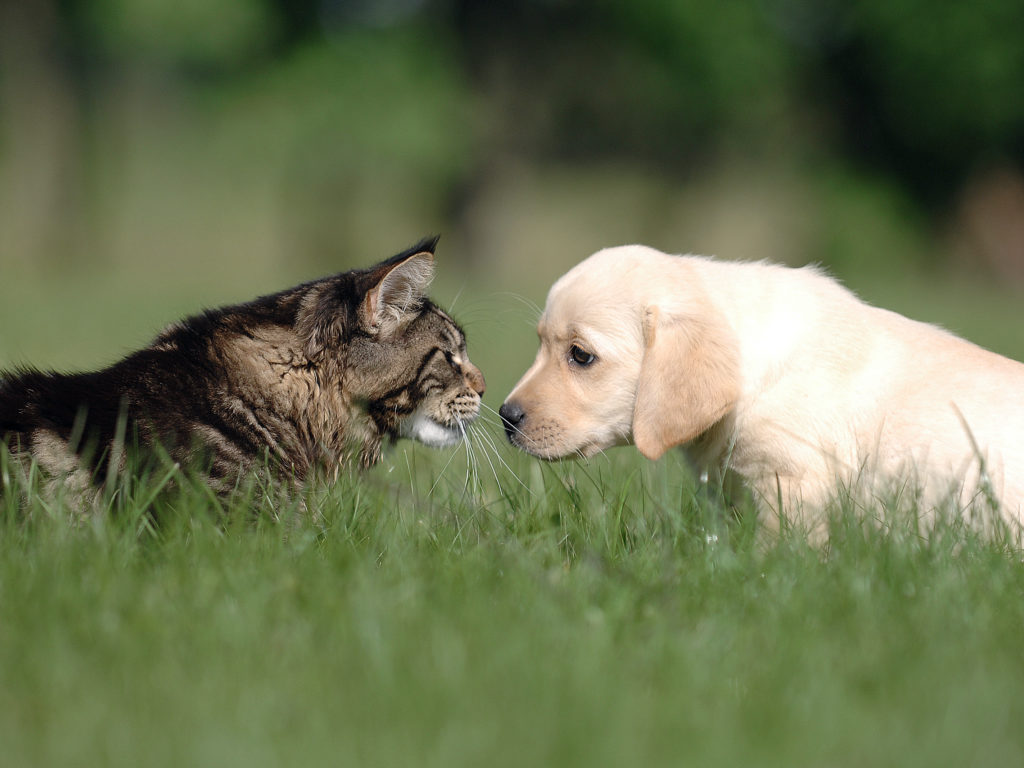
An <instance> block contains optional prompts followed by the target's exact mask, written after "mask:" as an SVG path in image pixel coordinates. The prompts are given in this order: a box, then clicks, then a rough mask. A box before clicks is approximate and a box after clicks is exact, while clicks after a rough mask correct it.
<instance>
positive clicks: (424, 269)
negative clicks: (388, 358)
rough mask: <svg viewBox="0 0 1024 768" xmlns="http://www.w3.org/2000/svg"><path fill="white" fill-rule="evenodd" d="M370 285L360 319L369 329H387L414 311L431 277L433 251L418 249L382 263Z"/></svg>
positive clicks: (377, 330)
mask: <svg viewBox="0 0 1024 768" xmlns="http://www.w3.org/2000/svg"><path fill="white" fill-rule="evenodd" d="M374 278H375V282H374V284H373V287H371V288H370V290H368V291H367V292H366V298H365V299H363V303H362V307H361V311H360V320H361V321H362V323H363V325H364V326H365V327H366V328H367V329H368V330H371V331H375V332H382V333H385V334H386V333H389V332H390V331H392V330H394V329H396V328H397V327H398V326H399V325H401V323H402V321H403V320H405V319H406V318H407V317H408V316H409V315H410V314H411V313H414V312H416V311H417V310H418V309H419V307H420V305H421V304H422V303H423V299H424V298H426V295H427V288H429V287H430V281H431V280H433V279H434V254H433V253H431V252H430V251H426V250H424V251H418V252H416V253H414V254H412V255H411V256H408V257H407V258H405V259H403V260H401V261H397V262H395V263H387V264H383V265H381V267H379V268H378V270H377V271H376V272H375V274H374Z"/></svg>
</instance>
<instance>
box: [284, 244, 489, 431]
mask: <svg viewBox="0 0 1024 768" xmlns="http://www.w3.org/2000/svg"><path fill="white" fill-rule="evenodd" d="M436 243H437V238H433V239H430V240H425V241H423V242H421V243H419V244H418V245H416V246H415V247H413V248H410V249H409V250H407V251H404V252H403V253H400V254H398V255H397V256H394V257H392V258H390V259H388V260H387V261H384V262H381V263H380V264H377V265H376V266H374V267H370V268H369V269H366V270H359V271H355V272H348V273H345V274H344V275H339V276H337V277H336V278H331V279H328V280H327V281H323V284H322V285H321V286H318V287H316V288H315V289H314V290H311V291H310V293H309V294H308V295H307V296H306V297H304V299H303V302H302V308H301V309H300V312H299V316H298V318H297V322H296V328H297V330H298V331H299V333H300V336H301V338H302V340H303V344H304V347H305V354H306V357H307V358H308V359H309V360H310V362H311V363H313V364H314V365H317V366H322V367H323V368H324V369H325V370H337V371H338V373H339V375H340V379H341V382H342V386H343V387H344V388H345V395H346V399H347V400H348V401H349V402H351V403H354V404H355V405H356V406H357V407H358V408H359V409H360V410H361V411H363V412H364V413H366V414H367V415H368V416H369V417H370V419H371V420H372V423H373V424H374V425H375V426H376V428H377V430H378V431H379V432H380V434H381V435H388V436H390V437H392V438H397V437H411V438H413V439H416V440H419V441H420V442H422V443H426V444H427V445H432V446H446V445H452V444H454V443H456V442H457V441H458V440H460V439H461V438H462V437H464V435H465V428H466V425H468V424H469V423H470V422H472V421H473V420H474V419H476V417H477V416H478V415H479V413H480V402H481V396H482V395H483V393H484V377H483V374H482V373H481V372H480V369H479V368H477V367H476V366H475V365H473V363H472V362H470V359H469V354H468V352H467V349H466V336H465V334H464V333H463V331H462V329H461V328H460V327H459V325H458V324H457V323H456V322H455V321H454V320H453V319H452V318H451V317H449V315H448V314H447V313H445V312H444V311H443V310H441V309H440V308H438V307H437V306H436V305H435V304H434V303H433V302H431V301H430V300H429V299H428V298H427V289H428V287H429V285H430V282H431V280H432V279H433V276H434V248H435V245H436Z"/></svg>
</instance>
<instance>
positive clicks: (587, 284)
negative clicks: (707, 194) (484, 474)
mask: <svg viewBox="0 0 1024 768" xmlns="http://www.w3.org/2000/svg"><path fill="white" fill-rule="evenodd" d="M537 332H538V335H539V337H540V350H539V351H538V353H537V358H536V360H535V361H534V363H533V365H532V366H531V367H530V369H529V370H528V371H527V372H526V373H525V374H524V375H523V377H522V378H521V379H520V380H519V383H518V384H516V386H515V387H514V388H513V390H512V392H511V394H509V396H508V398H507V399H506V401H505V403H504V405H502V407H501V411H500V413H501V417H502V420H503V422H504V424H505V431H506V433H507V434H508V437H509V440H511V441H512V443H513V444H515V445H517V446H518V447H520V448H522V449H523V450H525V451H527V452H528V453H531V454H533V455H534V456H538V457H540V458H544V459H556V458H560V457H563V456H570V455H573V454H576V455H581V456H591V455H593V454H595V453H597V452H599V451H601V450H603V449H605V448H608V447H610V446H613V445H621V444H624V443H629V442H630V441H632V442H633V443H635V444H636V446H637V448H638V449H639V450H640V452H641V453H643V454H644V455H645V456H647V457H648V458H652V459H653V458H657V457H658V456H660V455H661V454H662V453H664V452H665V451H666V450H667V449H668V448H670V447H672V446H674V445H679V444H682V443H685V442H688V441H690V440H692V439H693V438H695V437H697V436H698V435H700V434H701V433H702V432H704V431H705V430H706V429H708V428H709V427H710V426H711V425H713V424H714V423H715V422H716V421H718V420H719V419H720V418H722V416H724V415H725V414H726V413H727V412H728V410H729V409H730V408H732V406H733V405H734V404H735V402H736V399H737V397H738V392H739V374H738V365H737V355H738V353H737V346H736V343H735V340H734V337H733V334H732V331H731V329H730V328H729V326H728V325H727V323H726V322H725V321H724V319H723V318H722V316H721V315H720V314H719V312H718V311H717V309H716V308H715V306H714V304H713V302H712V301H711V298H710V297H709V296H708V295H707V293H706V291H705V290H704V288H703V286H702V284H701V281H700V278H699V274H698V270H697V269H696V268H695V267H694V265H693V264H691V263H689V262H688V260H686V259H683V258H680V257H677V256H667V255H666V254H663V253H661V252H659V251H655V250H653V249H650V248H645V247H642V246H624V247H621V248H609V249H606V250H603V251H599V252H598V253H596V254H594V255H593V256H591V257H590V258H588V259H586V260H585V261H583V262H582V263H580V264H578V265H577V266H576V267H574V268H573V269H572V270H570V271H569V272H568V273H566V274H565V275H564V276H563V277H562V278H560V279H559V280H558V281H557V282H556V283H555V284H554V285H553V286H552V288H551V291H550V293H549V294H548V300H547V305H546V306H545V309H544V313H543V314H542V315H541V318H540V322H539V324H538V327H537Z"/></svg>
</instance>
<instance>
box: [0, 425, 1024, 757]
mask: <svg viewBox="0 0 1024 768" xmlns="http://www.w3.org/2000/svg"><path fill="white" fill-rule="evenodd" d="M481 450H482V449H481V448H480V443H479V442H477V449H476V451H475V456H474V459H473V461H471V462H470V461H467V459H466V452H465V451H464V450H463V449H459V452H458V453H457V455H456V456H455V458H454V459H452V460H451V462H450V463H448V461H449V459H450V456H449V455H448V454H443V453H438V454H435V453H433V452H428V451H427V450H426V449H422V448H420V447H418V446H417V447H412V446H407V445H403V446H399V447H397V448H396V449H395V450H394V451H392V452H391V454H390V455H389V459H388V461H387V462H386V463H385V464H383V465H382V466H380V467H378V468H375V469H374V470H372V471H371V472H369V473H368V474H366V475H364V476H362V477H345V478H342V480H341V481H340V482H339V483H338V484H336V485H335V486H333V487H324V486H317V487H313V488H311V489H310V490H309V491H308V493H307V494H306V495H305V496H304V497H303V498H302V499H293V500H286V499H274V498H272V497H269V496H267V495H266V494H263V495H261V494H259V493H253V494H252V495H250V496H249V497H244V498H240V499H239V500H237V502H236V503H235V504H234V505H233V506H232V507H231V508H228V509H224V508H221V507H220V506H219V505H218V503H217V502H215V501H213V500H211V498H210V497H209V496H208V495H207V494H206V493H204V492H203V491H202V490H201V488H200V487H199V486H194V485H191V484H189V483H188V482H186V481H181V482H179V483H178V487H177V488H176V489H174V490H170V491H167V492H165V494H164V495H163V496H158V497H156V499H155V501H154V495H153V493H152V492H151V491H152V490H154V489H155V488H154V487H155V485H157V484H158V482H159V480H161V479H162V478H154V479H153V480H152V481H151V482H149V483H147V482H136V483H131V484H128V485H126V486H125V487H122V488H121V489H119V491H118V493H117V494H115V495H113V496H112V497H111V498H110V499H109V501H108V505H107V509H108V510H109V511H108V512H106V513H101V514H99V515H97V516H94V517H91V518H89V519H87V520H76V519H74V518H73V517H72V516H70V515H69V514H68V513H67V510H66V509H63V508H62V507H61V506H60V505H59V504H57V505H54V504H53V503H51V502H50V501H48V500H47V499H46V498H45V496H40V495H38V494H35V493H33V492H32V489H31V488H29V489H27V490H26V489H24V488H21V489H17V488H16V489H15V491H14V492H11V491H9V492H8V493H7V495H6V496H5V498H4V500H3V502H2V505H3V506H2V520H0V526H2V530H0V743H2V744H3V757H2V758H0V763H2V764H3V765H12V766H14V765H32V766H50V765H104V766H138V765H166V766H181V765H219V766H231V765H246V766H260V765H303V766H313V765H387V766H394V765H430V766H452V765H467V766H477V765H509V766H512V765H559V766H572V765H595V764H597V765H702V766H705V765H730V766H731V765H778V766H792V765H814V766H840V765H842V766H864V765H893V766H914V765H920V766H938V765H950V766H963V765H985V766H993V765H1019V764H1020V762H1021V760H1022V758H1024V734H1022V732H1021V730H1020V723H1021V722H1022V718H1024V703H1022V697H1021V695H1020V692H1021V691H1022V690H1024V654H1022V653H1021V629H1022V627H1024V599H1022V598H1024V564H1022V561H1021V554H1020V552H1019V551H1014V550H1013V549H1012V548H1009V547H1007V546H1004V545H1000V544H999V543H997V542H994V541H991V540H989V541H986V540H982V539H980V538H978V537H977V536H975V535H974V534H972V533H971V532H970V531H969V530H967V529H965V528H964V527H963V526H961V525H958V524H957V523H956V521H950V522H947V523H945V524H940V525H938V526H937V527H936V529H935V530H933V531H931V532H930V534H929V535H927V536H923V537H922V536H919V535H917V534H916V533H915V532H913V531H912V526H911V525H910V524H908V523H906V521H905V520H903V518H901V517H900V516H899V515H895V516H894V517H892V518H891V523H890V524H888V525H884V526H881V527H879V526H877V525H875V524H874V523H871V522H868V523H863V522H861V521H860V520H859V519H858V518H855V517H853V516H851V515H848V514H844V513H842V512H836V513H834V515H833V518H832V520H831V533H832V536H831V540H830V543H829V544H828V545H827V546H826V547H824V548H821V547H814V546H809V545H808V544H807V542H806V538H805V537H803V536H802V535H801V534H800V533H799V532H790V533H785V534H783V535H782V536H781V537H778V538H767V537H766V536H765V535H759V534H758V531H757V526H756V525H755V524H754V523H753V522H752V521H751V518H750V517H749V515H747V516H745V517H741V518H740V519H738V520H737V519H734V518H732V517H728V516H726V515H724V514H723V513H722V512H721V507H720V505H719V504H717V503H716V502H715V499H714V498H713V497H709V495H708V494H707V492H706V491H704V490H702V489H700V488H699V487H698V486H696V485H695V484H694V483H693V482H692V481H690V480H688V479H687V476H686V474H685V471H684V468H683V466H682V464H681V462H680V461H679V460H678V459H675V458H672V459H668V460H666V461H663V462H660V463H658V464H645V463H644V462H642V460H640V459H639V458H637V457H636V456H635V455H634V454H633V453H632V452H630V451H625V450H623V451H619V452H617V453H615V452H613V453H612V454H611V455H610V456H609V457H607V458H604V459H601V460H598V461H594V462H591V463H590V464H589V465H582V464H556V465H541V464H539V463H535V462H532V461H530V460H528V459H527V458H525V457H516V456H513V455H511V454H508V453H507V452H505V451H503V452H502V455H503V460H504V461H505V462H508V463H509V465H510V468H504V467H502V466H500V465H499V464H497V462H496V461H495V459H494V458H493V457H492V458H491V461H495V469H496V471H495V474H496V475H497V478H498V480H499V481H500V482H501V489H500V490H499V489H498V487H497V484H496V482H495V476H494V475H492V474H491V469H490V466H489V465H488V463H487V460H486V459H484V458H483V456H482V454H481ZM446 464H447V466H445V465H446ZM474 466H475V467H476V468H477V470H478V471H479V473H480V474H479V475H474V472H473V467H474ZM4 471H7V468H4ZM513 473H514V474H515V475H516V476H518V478H519V480H518V481H517V480H516V479H515V478H513V476H512V475H513ZM467 480H468V482H467ZM19 490H20V492H19ZM165 490H166V489H165ZM879 512H880V510H879ZM147 513H152V515H150V514H147Z"/></svg>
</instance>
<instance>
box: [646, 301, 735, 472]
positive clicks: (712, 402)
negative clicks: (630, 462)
mask: <svg viewBox="0 0 1024 768" xmlns="http://www.w3.org/2000/svg"><path fill="white" fill-rule="evenodd" d="M643 322H644V343H645V345H646V348H645V350H644V357H643V362H642V364H641V367H640V378H639V381H638V382H637V390H636V404H635V405H634V410H633V442H634V443H635V445H636V447H637V449H638V450H639V451H640V453H642V454H643V455H644V456H646V457H647V458H649V459H656V458H658V457H659V456H661V455H662V454H663V453H664V452H665V451H667V450H668V449H669V448H671V447H672V446H675V445H681V444H683V443H686V442H689V441H690V440H693V439H694V438H695V437H697V436H698V435H700V434H701V433H702V432H704V431H705V430H706V429H708V427H710V426H711V425H712V424H714V423H715V422H716V421H718V420H719V419H720V418H722V417H723V416H724V415H725V414H726V413H727V412H728V411H729V409H731V408H732V407H733V405H735V403H736V400H737V399H738V398H739V390H740V381H739V360H738V356H739V353H738V348H737V344H736V342H735V339H734V337H733V335H732V331H731V329H729V328H728V327H727V326H726V325H725V323H724V322H723V321H721V320H718V319H717V318H715V317H714V314H713V313H709V314H708V315H707V316H704V315H703V314H702V316H698V317H693V316H688V317H673V316H670V315H668V314H667V313H664V312H662V311H660V310H659V309H658V308H657V307H648V308H647V309H646V310H645V311H644V320H643Z"/></svg>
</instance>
